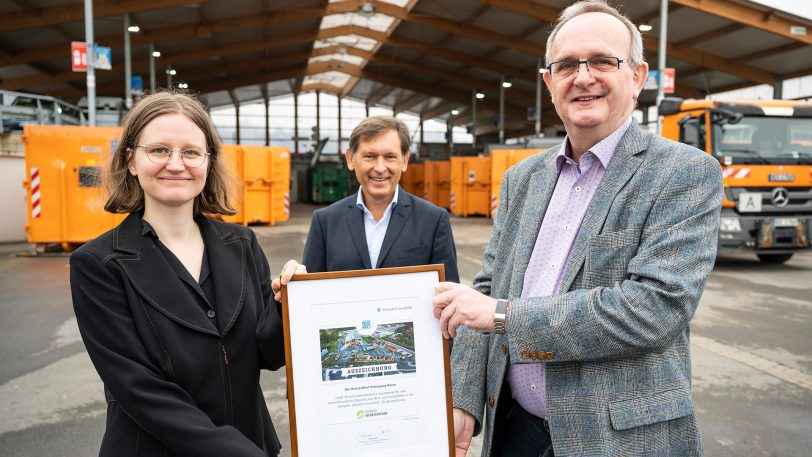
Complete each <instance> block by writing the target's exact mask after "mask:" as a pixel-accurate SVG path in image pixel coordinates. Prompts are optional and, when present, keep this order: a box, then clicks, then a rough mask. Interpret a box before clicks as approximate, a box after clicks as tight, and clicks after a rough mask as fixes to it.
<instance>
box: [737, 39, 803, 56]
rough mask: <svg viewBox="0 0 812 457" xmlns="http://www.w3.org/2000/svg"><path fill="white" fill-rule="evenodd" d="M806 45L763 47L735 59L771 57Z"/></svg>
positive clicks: (793, 44)
mask: <svg viewBox="0 0 812 457" xmlns="http://www.w3.org/2000/svg"><path fill="white" fill-rule="evenodd" d="M807 46H808V45H806V44H804V43H798V42H794V43H789V44H785V45H783V46H778V47H775V48H769V49H764V50H762V51H756V52H751V53H750V54H745V55H743V56H738V57H736V60H758V59H762V58H764V57H772V56H777V55H779V54H783V53H785V52H790V51H795V50H796V49H801V48H805V47H807Z"/></svg>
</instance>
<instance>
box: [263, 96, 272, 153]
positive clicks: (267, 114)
mask: <svg viewBox="0 0 812 457" xmlns="http://www.w3.org/2000/svg"><path fill="white" fill-rule="evenodd" d="M264 98H265V146H270V145H271V119H270V105H271V99H270V98H268V94H267V93H265V97H264Z"/></svg>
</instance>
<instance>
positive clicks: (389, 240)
mask: <svg viewBox="0 0 812 457" xmlns="http://www.w3.org/2000/svg"><path fill="white" fill-rule="evenodd" d="M411 215H412V197H411V195H409V194H408V193H406V191H404V190H403V189H402V188H401V189H398V204H397V205H395V208H394V209H393V210H392V215H391V217H390V219H389V225H388V226H387V227H386V234H385V235H384V236H383V244H381V252H380V254H378V265H375V267H376V268H379V267H380V265H383V261H384V259H386V255H387V254H389V250H390V249H392V245H394V244H395V240H397V239H398V237H399V236H400V232H401V231H403V227H404V226H406V221H407V220H408V219H409V216H411Z"/></svg>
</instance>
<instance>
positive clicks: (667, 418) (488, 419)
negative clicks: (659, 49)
mask: <svg viewBox="0 0 812 457" xmlns="http://www.w3.org/2000/svg"><path fill="white" fill-rule="evenodd" d="M546 60H547V70H548V71H547V72H546V73H545V74H544V81H545V83H546V85H547V88H548V89H549V90H550V94H551V96H552V100H553V102H554V104H555V108H556V111H557V112H558V114H559V116H560V117H561V120H562V121H563V123H564V125H565V127H566V129H567V137H566V139H565V140H564V143H563V144H562V145H561V146H558V147H555V148H552V149H550V150H548V151H546V152H545V153H543V154H539V155H537V156H534V157H532V158H529V159H527V160H524V161H522V162H521V163H519V164H518V165H516V166H515V167H513V168H511V169H510V170H508V172H507V174H506V176H505V178H504V181H503V184H502V189H501V197H500V200H499V209H498V212H497V217H496V220H495V221H494V228H493V235H492V237H491V240H490V243H489V244H488V247H487V248H486V250H485V253H484V258H483V264H482V271H481V272H480V273H479V274H478V275H477V277H476V278H475V279H474V287H473V288H470V287H465V286H461V285H459V284H449V283H442V284H440V285H439V286H438V287H437V295H436V296H435V300H434V304H435V316H437V317H438V318H439V319H440V327H441V329H442V331H443V333H444V334H445V336H447V337H448V336H451V337H454V336H455V337H456V338H455V345H454V352H453V353H452V360H451V364H452V390H453V402H454V407H455V409H454V428H455V435H456V446H457V455H458V456H460V455H465V452H466V451H467V448H468V445H469V444H470V440H471V436H472V435H473V434H475V433H476V434H478V433H479V432H480V431H482V429H483V427H485V437H484V446H483V452H482V455H483V457H489V456H500V457H525V456H527V457H530V456H532V457H538V456H552V455H553V453H555V455H558V456H559V457H560V456H570V455H574V456H619V455H622V456H695V455H701V454H702V452H703V448H702V442H701V439H700V434H699V426H698V423H697V419H696V414H695V411H694V406H693V401H692V399H691V359H690V340H689V334H690V329H689V322H690V319H691V317H692V316H693V315H694V312H695V311H696V307H697V305H698V303H699V299H700V297H701V295H702V291H703V289H704V286H705V281H706V280H707V278H708V275H709V274H710V271H711V269H712V267H713V263H714V260H715V256H716V240H717V232H718V229H719V212H720V208H721V202H722V180H721V172H720V166H719V163H718V162H716V161H715V160H714V159H713V158H711V157H710V156H709V155H707V154H705V153H703V152H702V151H699V150H697V149H694V148H692V147H689V146H686V145H683V144H679V143H675V142H673V141H669V140H666V139H664V138H661V137H659V136H656V135H653V134H651V133H649V132H646V131H644V130H643V129H641V128H640V127H639V126H638V125H637V124H636V123H635V122H634V120H633V118H632V111H633V109H634V106H635V103H636V100H637V97H638V95H639V93H640V90H641V89H642V87H643V83H644V81H645V79H646V74H647V72H648V65H647V64H646V63H645V61H644V60H643V53H642V38H641V36H640V33H639V32H638V31H637V29H636V27H635V26H634V24H633V23H632V22H631V21H629V20H628V19H627V18H626V17H625V16H623V15H621V14H620V13H618V12H617V11H616V10H615V9H614V8H612V7H611V6H609V5H608V4H607V3H605V2H604V1H599V0H590V1H584V2H579V3H576V4H574V5H572V6H570V7H569V8H567V9H565V10H564V11H563V12H562V14H561V16H560V17H559V20H558V22H557V25H556V27H555V28H554V30H553V31H552V33H551V34H550V36H549V38H548V42H547V56H546ZM483 412H484V416H485V417H484V418H483Z"/></svg>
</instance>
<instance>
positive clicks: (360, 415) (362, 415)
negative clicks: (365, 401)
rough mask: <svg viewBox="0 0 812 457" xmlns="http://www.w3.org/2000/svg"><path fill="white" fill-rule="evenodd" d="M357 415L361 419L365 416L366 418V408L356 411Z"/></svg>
mask: <svg viewBox="0 0 812 457" xmlns="http://www.w3.org/2000/svg"><path fill="white" fill-rule="evenodd" d="M355 416H356V417H357V418H358V419H359V420H360V419H363V418H364V410H363V409H359V410H358V411H356V413H355Z"/></svg>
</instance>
